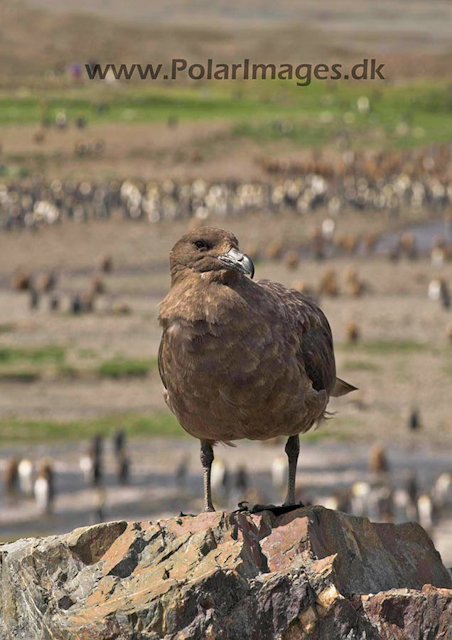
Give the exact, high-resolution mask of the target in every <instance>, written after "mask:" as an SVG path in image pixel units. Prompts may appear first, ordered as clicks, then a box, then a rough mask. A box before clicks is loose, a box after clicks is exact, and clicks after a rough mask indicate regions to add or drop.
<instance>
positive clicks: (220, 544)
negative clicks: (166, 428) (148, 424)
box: [0, 507, 452, 640]
mask: <svg viewBox="0 0 452 640" xmlns="http://www.w3.org/2000/svg"><path fill="white" fill-rule="evenodd" d="M0 552H1V561H2V562H1V594H0V598H1V619H0V638H1V640H6V639H7V638H8V639H10V638H14V639H17V640H40V639H47V638H49V639H58V640H66V639H67V640H113V639H115V640H157V639H161V638H165V639H171V638H177V639H187V640H188V639H200V640H201V639H204V638H213V639H215V640H221V639H225V640H226V639H228V640H229V639H237V640H246V639H248V638H249V639H253V640H254V639H256V640H267V639H269V640H270V639H273V638H281V639H284V640H298V639H300V640H301V639H303V640H304V639H311V638H312V639H319V640H321V639H324V638H325V639H331V640H335V639H339V638H340V639H344V640H345V639H347V640H355V639H356V640H377V639H380V638H383V639H387V640H398V639H400V640H402V639H404V640H405V639H409V640H417V639H423V640H427V639H428V640H433V639H435V638H449V637H450V635H448V633H451V632H450V628H451V621H452V581H451V576H450V574H449V572H448V571H447V570H446V568H445V567H444V566H443V564H442V562H441V558H440V556H439V554H438V553H437V551H436V550H435V548H434V546H433V544H432V542H431V541H430V539H429V538H428V536H427V534H426V533H425V532H424V531H423V529H422V528H421V527H420V526H419V525H417V524H412V523H408V524H403V525H391V524H373V523H371V522H369V520H367V519H366V518H354V517H351V516H348V515H345V514H343V513H340V512H335V511H330V510H328V509H324V508H322V507H308V508H300V509H297V510H295V511H292V512H290V513H286V514H284V515H281V516H279V517H276V516H275V515H273V513H271V512H269V511H265V512H263V513H262V514H260V515H250V514H248V513H244V512H242V513H232V514H230V513H224V512H217V513H206V514H201V515H199V516H196V517H195V516H181V517H178V518H172V519H169V520H164V521H159V522H151V523H149V522H141V523H138V522H134V523H133V522H132V523H126V522H112V523H106V524H100V525H97V526H93V527H87V528H82V529H77V530H75V531H73V532H72V533H70V534H68V535H64V536H54V537H49V538H43V539H38V538H37V539H27V540H19V541H17V542H14V543H10V544H5V545H3V546H2V547H0Z"/></svg>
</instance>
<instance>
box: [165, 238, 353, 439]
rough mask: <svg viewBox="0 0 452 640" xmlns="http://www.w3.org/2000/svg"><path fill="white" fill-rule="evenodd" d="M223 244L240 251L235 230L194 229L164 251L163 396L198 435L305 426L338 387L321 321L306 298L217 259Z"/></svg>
mask: <svg viewBox="0 0 452 640" xmlns="http://www.w3.org/2000/svg"><path fill="white" fill-rule="evenodd" d="M231 249H232V250H235V253H236V254H237V255H239V253H238V251H237V249H238V242H237V239H236V238H235V236H234V235H233V234H231V233H230V232H228V231H224V230H222V229H214V228H200V229H196V230H193V231H191V232H189V233H188V234H186V235H185V236H183V238H182V239H181V240H180V241H179V242H178V243H177V244H176V245H175V246H174V248H173V250H172V252H171V256H170V264H171V290H170V292H169V293H168V295H167V296H166V298H165V299H164V300H163V302H162V303H161V307H160V314H159V321H160V324H161V326H162V328H163V336H162V341H161V344H160V350H159V358H158V360H159V371H160V375H161V378H162V381H163V384H164V386H165V388H166V391H165V398H166V402H167V404H168V406H169V407H170V409H171V410H172V411H173V413H174V414H175V415H176V416H177V418H178V420H179V422H180V424H181V426H182V427H183V428H184V429H185V430H186V431H188V433H190V434H191V435H193V436H195V437H196V438H199V439H201V440H204V441H210V442H214V441H225V442H230V441H233V440H237V439H242V438H249V439H252V440H265V439H268V438H273V437H275V436H278V435H286V436H294V435H297V434H299V433H303V432H305V431H308V430H309V429H310V428H311V427H312V426H313V424H314V423H315V422H316V421H317V420H318V419H319V418H320V417H322V416H323V415H324V412H325V409H326V406H327V403H328V399H329V396H330V395H331V394H333V393H334V389H335V386H336V367H335V360H334V351H333V340H332V335H331V329H330V326H329V324H328V321H327V319H326V317H325V316H324V314H323V313H322V311H321V310H320V309H319V308H318V307H317V306H316V304H315V303H314V302H313V301H312V300H310V299H309V298H308V297H306V296H304V295H302V294H300V293H298V292H296V291H294V290H291V289H287V288H286V287H284V286H283V285H281V284H278V283H275V282H270V281H269V280H261V281H258V282H253V281H252V280H250V279H249V278H247V277H246V276H245V275H244V273H242V272H240V271H238V270H237V269H236V268H231V267H230V266H229V265H228V264H226V265H225V264H224V262H222V261H221V260H219V259H218V256H223V255H224V254H226V253H227V252H228V251H230V250H231ZM245 258H246V256H245ZM343 384H345V386H346V387H347V385H346V383H343ZM348 390H349V391H350V390H352V387H349V388H348ZM345 392H347V391H345ZM338 393H344V389H343V388H342V390H341V391H340V392H338Z"/></svg>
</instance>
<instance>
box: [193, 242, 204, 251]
mask: <svg viewBox="0 0 452 640" xmlns="http://www.w3.org/2000/svg"><path fill="white" fill-rule="evenodd" d="M193 244H194V245H195V247H196V248H197V249H207V243H206V242H204V240H196V242H194V243H193Z"/></svg>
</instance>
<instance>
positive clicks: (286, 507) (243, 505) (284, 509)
mask: <svg viewBox="0 0 452 640" xmlns="http://www.w3.org/2000/svg"><path fill="white" fill-rule="evenodd" d="M247 505H248V503H247V502H239V504H238V507H239V508H238V509H236V510H235V511H234V513H243V512H248V513H252V514H254V513H261V512H262V511H271V512H272V513H273V514H274V515H275V516H281V515H282V514H283V513H289V512H290V511H295V509H301V508H303V507H304V506H305V505H304V504H303V503H302V502H298V503H296V504H283V505H281V506H277V505H274V504H255V505H254V506H253V507H251V508H250V507H248V506H247Z"/></svg>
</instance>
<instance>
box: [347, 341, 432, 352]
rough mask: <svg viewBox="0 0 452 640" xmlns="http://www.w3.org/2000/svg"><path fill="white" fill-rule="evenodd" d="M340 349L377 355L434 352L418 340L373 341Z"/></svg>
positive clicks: (430, 347) (430, 346)
mask: <svg viewBox="0 0 452 640" xmlns="http://www.w3.org/2000/svg"><path fill="white" fill-rule="evenodd" d="M338 347H339V348H341V349H344V350H346V351H350V352H352V351H367V352H370V353H373V354H375V355H386V354H394V355H396V354H398V353H400V354H404V353H415V352H418V351H426V350H430V351H433V350H434V347H433V345H429V344H426V343H425V342H417V341H416V340H373V341H368V342H358V343H357V344H347V343H342V344H339V345H338Z"/></svg>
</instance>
